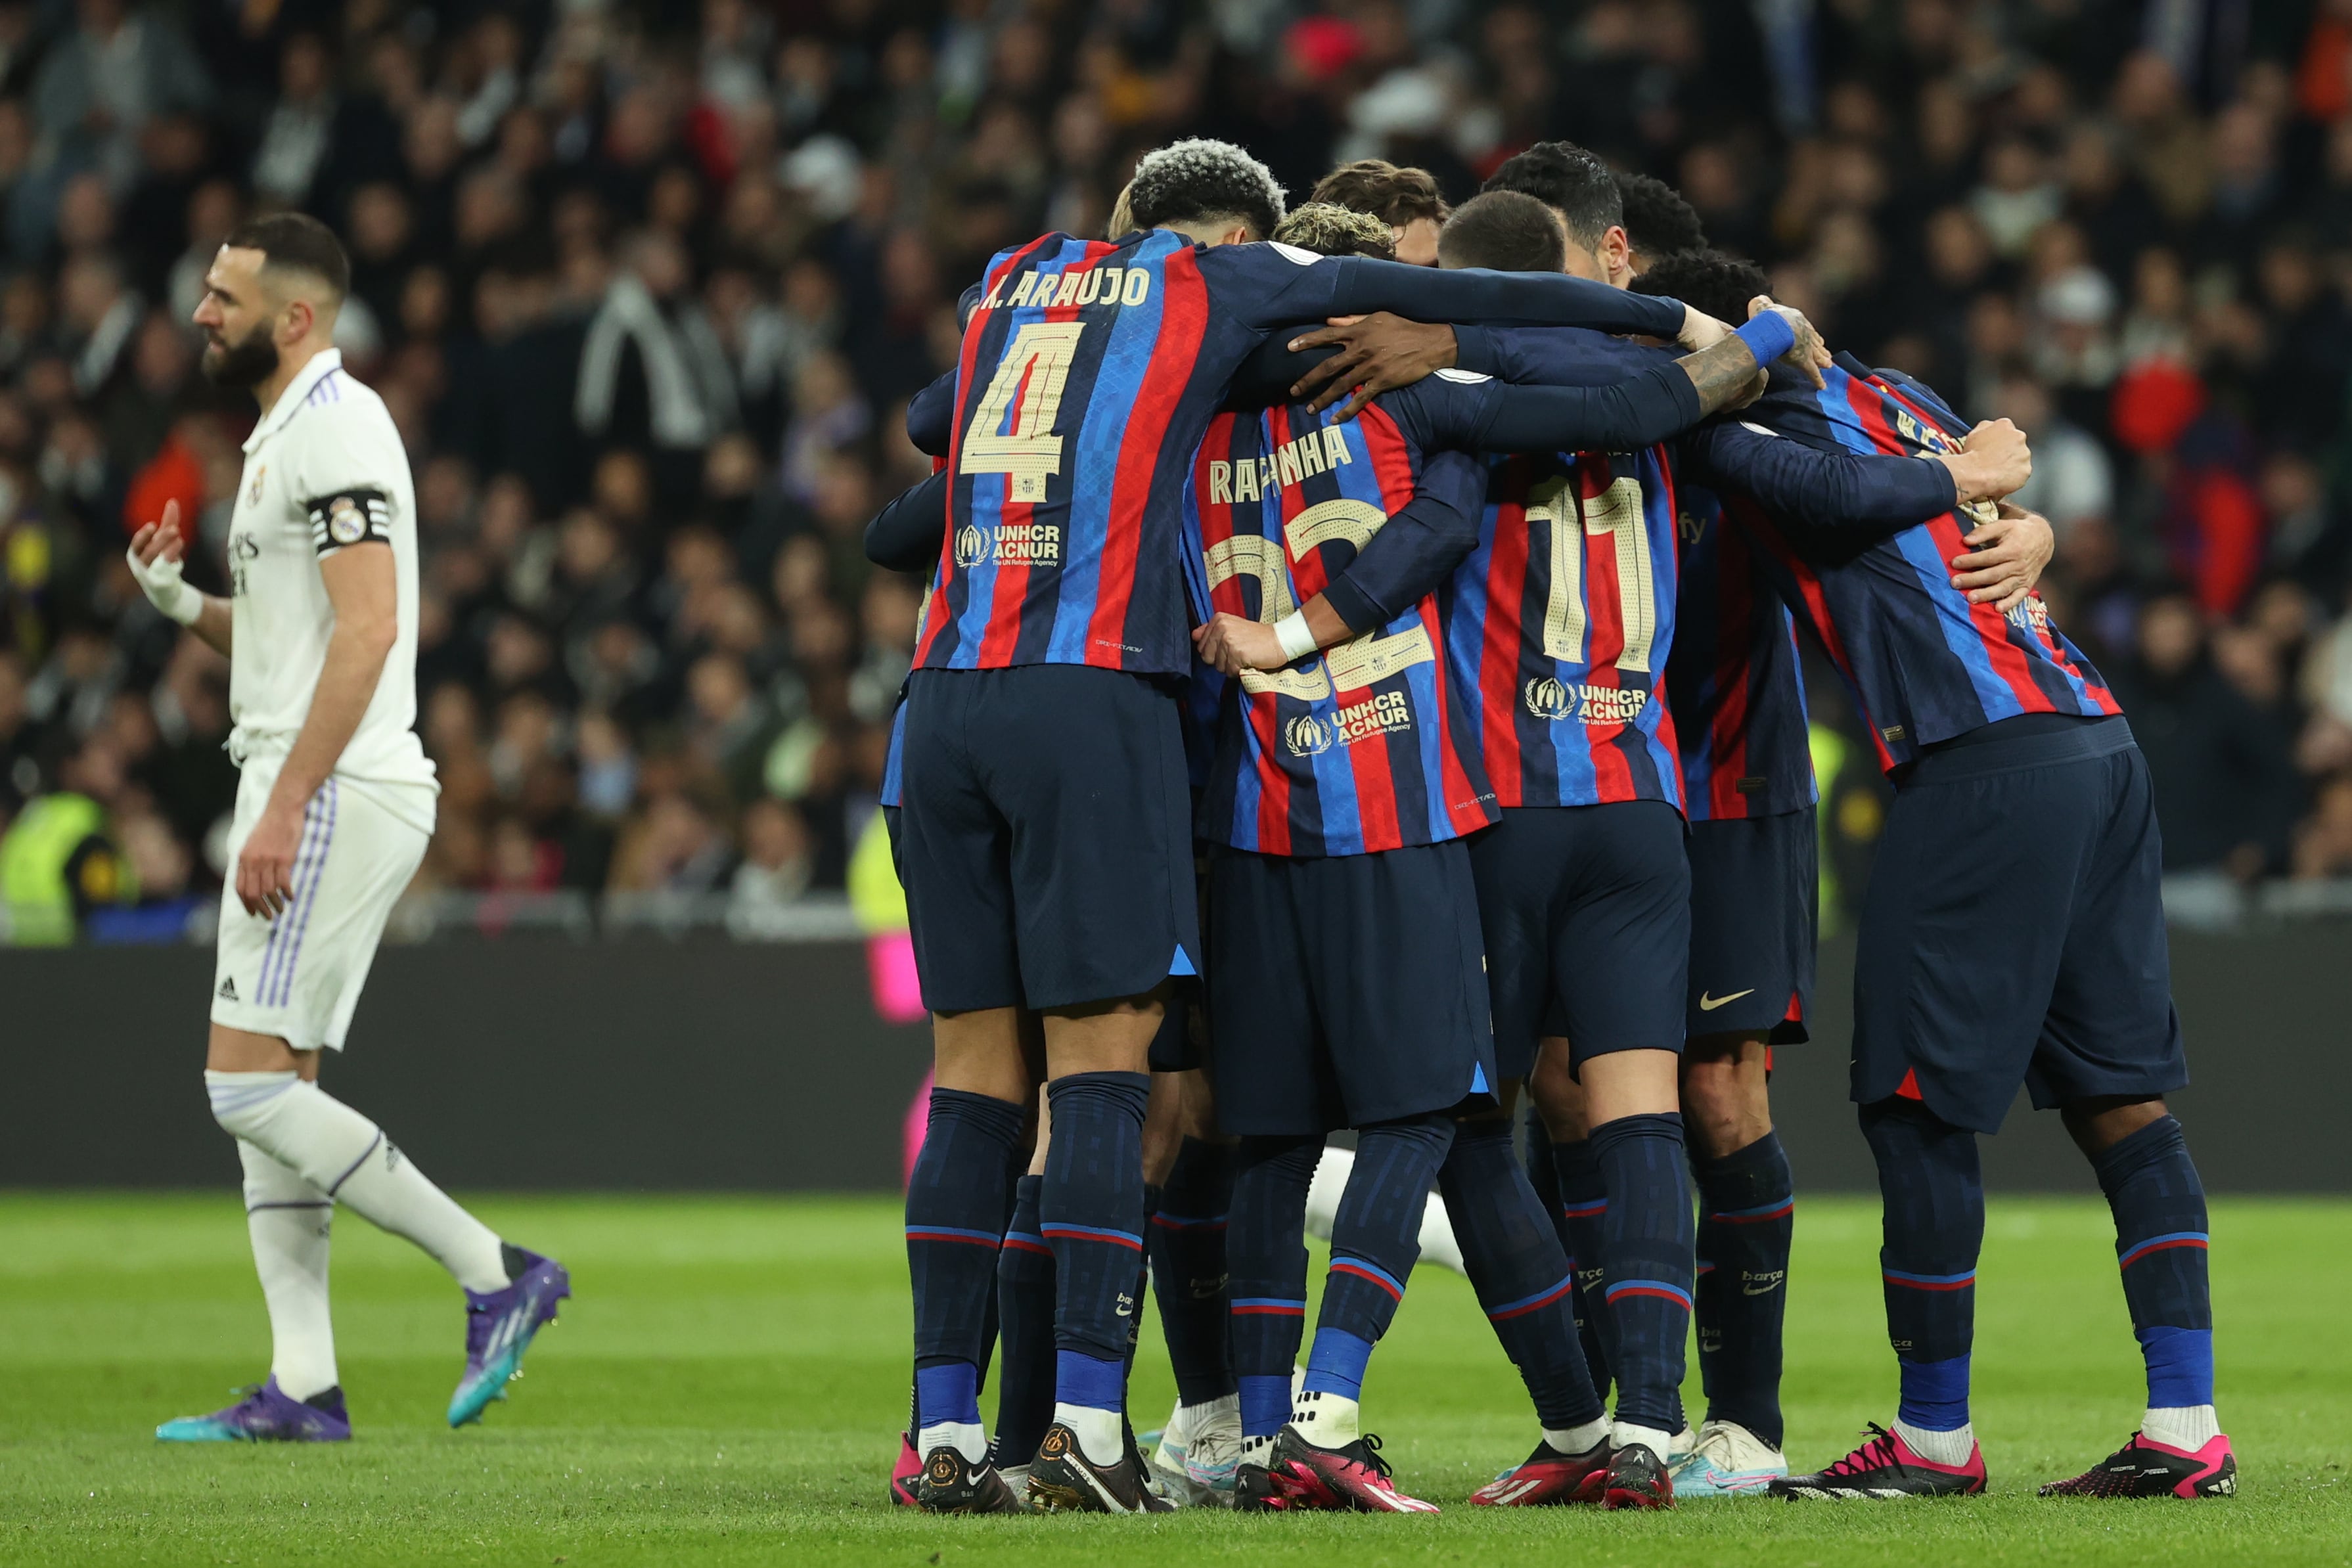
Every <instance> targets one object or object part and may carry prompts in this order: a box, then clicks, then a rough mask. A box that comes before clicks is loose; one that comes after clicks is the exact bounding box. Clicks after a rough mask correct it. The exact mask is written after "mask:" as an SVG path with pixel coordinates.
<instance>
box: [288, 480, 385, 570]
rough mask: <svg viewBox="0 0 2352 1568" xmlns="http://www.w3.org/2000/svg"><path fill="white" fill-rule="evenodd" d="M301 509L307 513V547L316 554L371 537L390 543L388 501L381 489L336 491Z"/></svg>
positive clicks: (326, 552) (364, 541)
mask: <svg viewBox="0 0 2352 1568" xmlns="http://www.w3.org/2000/svg"><path fill="white" fill-rule="evenodd" d="M302 509H303V510H304V511H306V512H308V513H310V548H311V549H315V550H317V551H318V552H319V553H320V555H332V554H334V552H335V551H337V550H339V549H342V548H343V547H344V546H346V545H356V544H364V543H366V542H367V541H369V540H371V539H373V540H374V541H375V542H376V543H378V544H387V545H388V544H390V543H391V542H392V503H391V502H390V501H388V500H386V499H385V498H384V494H383V491H381V490H337V491H334V492H333V493H331V494H330V495H325V496H321V497H319V498H318V499H316V500H314V501H305V502H304V503H303V504H302Z"/></svg>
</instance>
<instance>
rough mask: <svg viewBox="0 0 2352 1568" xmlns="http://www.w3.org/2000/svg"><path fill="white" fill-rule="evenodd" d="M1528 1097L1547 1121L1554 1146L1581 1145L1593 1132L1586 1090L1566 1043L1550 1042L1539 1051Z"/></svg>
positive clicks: (1547, 1128)
mask: <svg viewBox="0 0 2352 1568" xmlns="http://www.w3.org/2000/svg"><path fill="white" fill-rule="evenodd" d="M1528 1099H1529V1100H1531V1101H1533V1102H1534V1103H1535V1107H1536V1114H1537V1115H1538V1116H1540V1117H1542V1118H1543V1124H1544V1131H1545V1132H1546V1133H1547V1134H1550V1137H1551V1141H1552V1142H1553V1143H1555V1144H1577V1143H1581V1142H1583V1141H1584V1138H1585V1136H1586V1134H1588V1133H1589V1132H1590V1131H1591V1129H1590V1127H1589V1125H1588V1124H1587V1121H1586V1117H1585V1106H1584V1090H1583V1087H1582V1085H1580V1084H1579V1083H1578V1082H1577V1081H1576V1070H1575V1068H1574V1066H1573V1065H1572V1064H1571V1062H1570V1057H1569V1052H1568V1049H1567V1047H1566V1045H1565V1044H1564V1043H1560V1042H1550V1043H1547V1044H1546V1045H1545V1046H1544V1047H1543V1049H1542V1050H1541V1051H1538V1052H1537V1054H1536V1064H1535V1068H1534V1070H1533V1071H1530V1072H1529V1073H1528Z"/></svg>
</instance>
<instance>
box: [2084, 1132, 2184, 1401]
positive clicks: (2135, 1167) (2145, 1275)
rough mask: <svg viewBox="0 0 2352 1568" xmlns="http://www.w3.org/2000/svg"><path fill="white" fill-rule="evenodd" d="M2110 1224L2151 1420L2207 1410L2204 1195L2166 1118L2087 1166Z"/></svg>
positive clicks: (2127, 1139)
mask: <svg viewBox="0 0 2352 1568" xmlns="http://www.w3.org/2000/svg"><path fill="white" fill-rule="evenodd" d="M2091 1163H2092V1167H2093V1168H2094V1169H2095V1170H2096V1171H2097V1173H2098V1176H2099V1187H2100V1190H2101V1191H2103V1192H2105V1194H2106V1195H2107V1207H2108V1209H2109V1210H2110V1212H2112V1213H2113V1214H2114V1215H2115V1219H2116V1261H2117V1263H2118V1264H2119V1265H2120V1267H2121V1269H2122V1272H2123V1282H2124V1300H2125V1301H2126V1303H2127V1304H2128V1305H2129V1306H2130V1308H2131V1320H2132V1333H2133V1334H2134V1335H2135V1336H2136V1337H2137V1339H2138V1340H2139V1344H2140V1354H2141V1357H2142V1359H2143V1360H2144V1361H2145V1362H2146V1364H2147V1406H2148V1408H2149V1409H2150V1410H2180V1409H2195V1408H2197V1407H2199V1406H2210V1405H2211V1404H2212V1403H2213V1297H2212V1290H2211V1287H2210V1283H2209V1282H2208V1279H2207V1272H2206V1264H2207V1249H2208V1245H2209V1242H2210V1237H2209V1236H2208V1234H2207V1228H2206V1227H2207V1221H2206V1218H2205V1186H2204V1184H2203V1182H2201V1181H2200V1179H2199V1178H2198V1176H2197V1166H2195V1164H2194V1163H2192V1162H2191V1161H2190V1159H2189V1145H2188V1142H2187V1140H2186V1139H2185V1138H2184V1137H2183V1136H2182V1134H2181V1131H2180V1124H2179V1122H2177V1121H2175V1120H2174V1119H2173V1118H2172V1117H2170V1116H2163V1117H2159V1118H2158V1119H2157V1120H2156V1121H2153V1122H2150V1123H2149V1124H2147V1126H2145V1127H2142V1128H2141V1129H2139V1131H2137V1132H2136V1133H2134V1134H2131V1135H2130V1136H2129V1137H2126V1138H2125V1139H2123V1140H2122V1141H2120V1142H2118V1143H2116V1144H2115V1145H2112V1146H2110V1147H2109V1148H2107V1149H2106V1150H2105V1152H2103V1153H2102V1154H2100V1155H2098V1156H2097V1157H2096V1158H2095V1159H2094V1160H2093V1161H2092V1162H2091Z"/></svg>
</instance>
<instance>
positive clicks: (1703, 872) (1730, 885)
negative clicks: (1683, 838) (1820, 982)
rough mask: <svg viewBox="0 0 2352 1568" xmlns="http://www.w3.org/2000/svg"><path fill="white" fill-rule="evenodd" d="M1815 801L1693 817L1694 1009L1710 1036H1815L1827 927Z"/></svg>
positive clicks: (1784, 1039) (1695, 1033)
mask: <svg viewBox="0 0 2352 1568" xmlns="http://www.w3.org/2000/svg"><path fill="white" fill-rule="evenodd" d="M1814 832H1815V829H1814V822H1813V808H1812V807H1811V806H1807V807H1805V808H1804V809H1803V810H1797V811H1777V812H1775V813H1773V814H1772V815H1771V816H1769V817H1728V818H1726V819H1724V820H1723V821H1709V822H1693V823H1692V824H1691V825H1690V842H1689V846H1688V847H1689V851H1690V879H1691V901H1690V911H1691V936H1690V987H1689V991H1688V996H1689V998H1690V999H1689V1002H1688V1004H1687V1005H1688V1008H1689V1012H1688V1015H1687V1018H1686V1019H1685V1024H1684V1027H1685V1030H1687V1031H1688V1032H1689V1034H1690V1037H1691V1038H1692V1039H1694V1040H1696V1039H1698V1038H1700V1037H1701V1036H1703V1035H1710V1034H1738V1035H1751V1036H1758V1037H1760V1038H1762V1040H1764V1042H1765V1043H1766V1044H1767V1045H1795V1044H1797V1043H1798V1042H1800V1041H1801V1040H1806V1039H1808V1038H1810V1037H1809V1035H1808V1033H1807V1031H1806V1029H1805V1017H1806V1014H1807V1013H1808V1012H1810V1011H1811V1008H1812V1005H1813V946H1814V941H1815V938H1816V937H1818V936H1820V934H1821V851H1820V845H1819V842H1818V841H1817V840H1816V839H1815V837H1814Z"/></svg>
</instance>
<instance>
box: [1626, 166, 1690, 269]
mask: <svg viewBox="0 0 2352 1568" xmlns="http://www.w3.org/2000/svg"><path fill="white" fill-rule="evenodd" d="M1617 196H1618V201H1619V203H1620V205H1621V207H1622V211H1623V213H1624V224H1625V238H1626V240H1627V241H1628V242H1629V243H1631V244H1632V246H1633V250H1634V252H1635V254H1637V255H1638V256H1641V258H1642V265H1643V266H1644V267H1647V266H1648V265H1650V263H1652V262H1654V261H1656V260H1657V259H1658V258H1659V257H1661V256H1673V255H1674V254H1675V253H1676V252H1677V251H1685V250H1705V249H1706V225H1703V224H1701V223H1700V222H1699V221H1698V212H1697V210H1696V208H1694V207H1693V206H1692V205H1691V204H1689V203H1688V202H1685V201H1684V200H1683V193H1681V192H1680V191H1677V190H1675V188H1674V187H1673V186H1672V185H1669V184H1667V183H1665V182H1664V180H1660V179H1656V178H1654V177H1653V176H1651V175H1648V174H1623V173H1621V174H1619V175H1618V176H1617Z"/></svg>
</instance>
